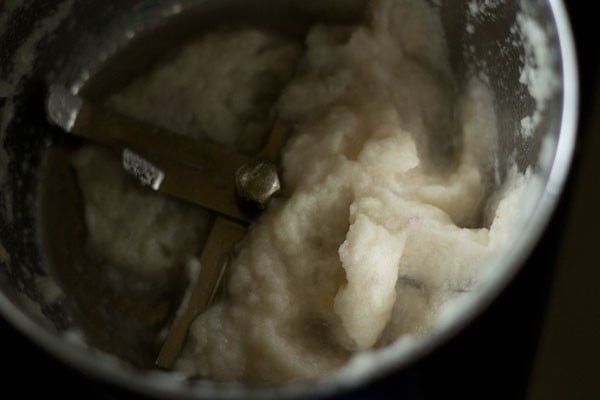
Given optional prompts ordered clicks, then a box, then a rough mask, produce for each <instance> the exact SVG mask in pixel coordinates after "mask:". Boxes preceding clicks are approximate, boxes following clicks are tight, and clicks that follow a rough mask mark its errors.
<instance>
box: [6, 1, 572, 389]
mask: <svg viewBox="0 0 600 400" xmlns="http://www.w3.org/2000/svg"><path fill="white" fill-rule="evenodd" d="M68 3H71V4H68ZM341 3H343V5H341V6H340V5H339V4H337V2H334V3H332V4H334V5H333V6H332V7H327V6H324V5H323V2H317V1H308V2H300V1H299V2H294V1H291V0H288V1H279V2H278V1H267V0H264V1H260V0H257V1H255V2H237V1H221V2H216V1H209V0H206V1H201V0H196V1H190V2H186V3H185V6H183V5H181V4H180V3H179V2H177V1H146V2H120V1H116V0H113V1H106V2H94V1H90V0H82V1H78V2H69V1H65V2H58V1H57V2H47V1H33V2H29V3H27V4H25V5H24V6H22V7H15V8H10V9H5V11H8V14H5V15H8V16H9V17H7V18H4V14H0V48H2V49H4V51H3V53H2V54H0V79H3V80H5V81H6V82H8V83H9V86H10V90H9V92H10V96H8V97H6V99H4V100H0V101H2V102H3V103H0V104H2V107H3V108H2V111H1V114H0V115H1V116H0V118H2V119H1V121H0V128H1V129H0V130H2V132H1V133H0V134H1V135H3V136H2V138H3V140H4V147H5V148H6V149H7V151H8V152H9V153H10V154H11V156H12V158H11V161H10V162H9V163H8V164H4V165H0V170H2V169H4V170H6V171H7V173H6V177H5V179H4V181H3V182H4V185H3V191H5V192H6V190H7V189H6V188H10V190H11V197H10V200H7V197H6V196H4V197H3V198H2V199H1V200H0V203H1V205H2V207H0V240H1V241H2V246H3V247H2V250H4V249H5V251H4V252H5V253H6V254H7V255H8V258H7V256H5V255H3V254H4V252H3V251H0V256H1V257H0V260H1V261H0V276H2V278H0V289H1V294H0V311H1V312H2V314H3V315H4V316H5V317H6V318H7V319H8V320H9V321H11V322H12V323H13V324H14V325H15V326H16V327H17V328H18V329H19V330H20V331H22V332H23V333H24V334H25V335H27V336H29V337H30V338H32V339H33V340H34V341H35V342H37V343H38V344H39V345H40V346H42V347H43V348H45V349H47V350H48V351H50V352H52V353H53V354H55V355H56V356H57V357H59V358H60V359H62V360H64V361H66V362H68V363H69V364H71V365H73V366H74V367H75V368H78V369H81V370H84V371H86V372H88V373H90V374H92V375H94V376H97V377H100V378H102V379H105V380H107V381H110V382H114V383H117V384H120V385H123V386H124V387H127V388H129V389H133V390H136V391H139V392H142V393H147V394H152V395H153V396H166V397H175V398H236V397H242V396H246V397H247V396H252V397H268V398H281V397H284V396H286V397H289V396H298V395H306V394H309V393H311V394H329V393H333V392H339V391H341V390H347V389H349V388H352V387H355V386H357V385H364V384H365V383H366V382H369V381H370V380H372V379H374V378H375V377H377V376H380V375H381V374H383V373H385V372H388V371H391V370H398V369H400V368H403V367H405V366H407V365H409V364H410V363H411V362H413V361H414V360H415V359H417V358H419V357H421V356H422V355H424V354H426V353H427V352H429V351H432V350H434V349H435V348H437V347H439V346H441V345H443V343H444V342H445V341H447V340H448V339H449V337H451V336H452V335H453V334H454V333H455V332H456V331H457V330H459V329H460V328H461V327H462V326H464V325H465V324H467V323H468V322H469V320H471V319H472V318H473V317H474V316H475V315H477V314H478V313H481V312H484V310H485V307H486V306H487V304H489V302H490V301H491V300H492V299H493V298H494V297H495V296H497V294H498V293H499V292H500V291H501V290H502V289H503V288H504V287H505V286H506V285H507V283H508V282H509V281H510V279H511V277H512V276H514V274H515V273H516V271H517V270H518V269H519V267H520V266H521V264H522V263H523V262H524V260H525V259H526V257H527V255H528V254H529V252H530V251H531V249H532V248H533V246H534V245H535V243H536V242H537V240H538V239H539V237H540V235H541V233H542V232H543V230H544V228H545V227H546V225H547V223H548V220H549V218H550V217H551V215H552V211H553V210H554V208H555V206H556V204H557V199H558V197H559V195H560V193H561V190H562V188H563V185H564V182H565V179H566V176H567V172H568V170H569V166H570V162H571V158H572V155H573V148H574V143H575V131H576V122H577V115H578V78H577V69H576V57H575V51H574V45H573V39H572V36H571V31H570V27H569V22H568V19H567V16H566V13H565V10H564V6H563V4H562V2H561V1H560V0H548V1H542V0H531V1H523V2H520V3H519V2H506V3H502V4H501V5H500V6H499V7H498V8H496V9H494V10H493V13H491V14H490V16H488V17H485V18H481V19H480V20H469V18H468V3H469V2H467V1H459V0H456V1H444V2H441V8H440V14H441V16H442V21H443V23H444V29H445V32H446V35H447V38H448V41H449V45H450V59H451V63H452V66H453V68H454V70H455V71H456V73H457V74H458V76H459V80H461V79H464V80H466V79H468V76H469V73H470V72H471V71H473V70H476V71H478V72H484V73H485V74H486V75H487V77H488V79H489V82H490V85H491V86H492V89H493V90H494V93H495V96H496V102H497V104H496V106H497V109H496V111H497V114H498V126H499V131H500V138H501V139H500V151H499V154H498V164H499V167H498V171H499V181H501V180H502V176H503V175H504V174H505V173H506V165H507V164H508V161H509V159H510V157H512V156H513V155H514V157H515V159H516V160H517V161H518V163H519V165H520V166H521V168H525V167H527V166H532V167H533V168H535V169H536V171H537V172H538V173H539V175H540V176H541V177H542V182H543V185H542V186H541V187H540V188H539V191H538V192H537V195H536V196H537V198H536V201H535V206H534V208H533V209H532V211H531V213H530V216H529V218H528V220H527V222H526V224H525V226H524V228H523V230H522V233H521V235H520V236H519V237H516V238H514V243H513V246H512V247H511V248H510V251H509V252H507V253H506V254H504V255H503V257H500V258H498V259H497V260H496V261H495V262H494V265H492V266H491V267H492V269H494V270H495V271H496V273H495V274H494V275H493V276H492V279H490V280H489V283H488V285H487V286H486V287H485V288H484V290H483V291H482V292H481V293H479V294H477V296H476V297H475V298H474V299H473V301H471V302H469V303H468V304H465V306H464V307H463V309H461V310H460V312H459V313H457V314H456V315H455V316H454V317H453V318H452V320H451V321H448V323H447V325H446V326H445V327H444V329H442V330H440V331H439V332H436V333H435V334H434V335H432V336H430V337H429V338H427V339H426V340H424V341H422V342H419V343H417V344H416V345H415V346H412V347H411V348H409V349H406V348H401V347H397V346H396V347H392V348H389V349H386V350H382V351H377V352H376V353H375V354H374V356H373V357H374V359H373V360H374V363H373V364H371V365H358V366H355V368H353V369H352V370H345V371H342V372H340V373H338V374H334V375H333V376H331V377H328V378H323V380H321V381H319V382H317V383H316V384H311V385H302V384H296V385H289V386H285V387H282V388H278V389H256V390H253V391H246V390H245V389H244V388H241V387H239V386H236V385H218V384H214V383H210V382H196V383H191V384H187V383H183V382H181V381H180V380H177V379H175V378H174V377H172V376H170V375H167V374H164V373H161V372H148V371H139V370H136V369H132V368H130V367H128V366H126V365H125V364H122V363H120V362H119V361H117V360H115V359H114V358H112V357H109V356H106V355H103V354H100V353H98V352H96V351H94V350H93V349H89V348H86V347H85V346H82V345H81V344H80V343H78V342H76V341H73V340H69V339H68V338H67V336H66V335H65V334H64V332H65V330H67V329H68V328H69V326H70V325H69V317H68V315H67V314H66V313H65V312H64V310H62V309H61V308H60V307H57V306H53V307H50V306H47V305H44V304H43V298H42V295H41V294H40V293H39V292H38V291H37V289H36V286H35V284H34V278H35V275H36V274H40V273H42V271H43V264H44V261H43V256H42V252H41V251H40V248H39V243H38V239H37V233H36V231H35V228H34V227H35V226H36V224H35V220H36V202H35V193H36V188H37V183H36V173H35V171H36V170H37V169H38V168H39V166H40V164H41V161H42V156H43V153H44V151H45V146H46V144H47V143H48V141H49V140H50V139H51V138H52V136H53V135H54V134H55V133H54V132H50V131H48V129H47V127H46V125H45V123H44V115H43V113H42V112H41V109H42V108H43V107H42V105H41V104H39V103H38V102H37V100H36V99H40V98H42V96H41V95H39V94H40V90H41V89H40V87H41V85H40V83H41V82H42V83H46V84H47V83H49V82H59V83H62V84H64V85H66V86H67V87H69V88H72V89H73V90H79V89H81V88H82V87H83V86H84V83H85V82H86V81H87V80H88V78H89V76H95V77H96V79H95V82H90V84H89V85H87V86H86V87H85V89H84V90H85V91H86V92H87V93H88V94H89V95H90V96H96V97H98V98H101V97H102V96H103V93H106V91H109V90H110V88H111V85H115V86H118V85H119V84H120V83H119V82H118V80H119V79H127V78H128V77H130V76H132V75H135V73H136V72H137V71H139V69H140V68H143V67H144V66H145V65H149V64H151V62H152V60H153V58H154V57H155V56H156V53H157V52H159V53H160V52H162V51H168V49H169V47H170V46H171V45H172V43H174V42H176V41H177V40H179V39H181V38H183V37H186V36H187V35H190V34H193V33H198V32H200V31H202V30H203V29H209V28H210V27H211V26H215V25H217V24H219V23H223V21H228V20H233V19H236V18H238V19H239V18H241V19H243V18H247V17H248V16H251V18H259V19H260V18H263V19H266V20H269V19H271V20H278V21H291V22H290V23H289V24H286V26H287V28H288V29H289V30H290V34H298V33H297V32H301V31H302V29H303V26H304V25H305V24H306V21H310V20H311V19H314V18H315V16H316V15H325V16H326V17H327V18H333V17H335V18H336V19H338V20H342V21H343V20H351V19H352V18H353V14H354V13H353V7H354V8H355V9H359V8H360V1H352V2H346V3H344V2H341ZM7 4H8V5H9V6H10V5H11V4H12V2H10V3H5V5H4V7H7ZM64 4H67V6H69V7H72V12H71V13H68V16H66V17H65V18H63V19H60V20H57V21H54V20H52V22H53V23H48V24H47V26H48V29H47V30H43V29H42V30H41V31H38V32H39V33H37V34H36V33H35V32H34V29H35V24H34V22H35V21H37V22H38V23H39V22H40V21H51V19H52V15H54V14H55V13H56V12H57V9H59V8H60V7H61V6H62V5H64ZM257 4H261V5H262V6H261V7H258V6H257V7H255V5H257ZM336 4H337V5H336ZM519 5H522V7H523V8H524V9H525V10H526V12H527V13H528V15H530V16H531V17H533V18H534V19H535V20H537V21H541V22H543V24H542V26H543V27H544V29H545V30H546V33H547V36H548V38H549V41H550V42H549V45H550V47H551V48H552V49H553V50H554V51H555V53H556V58H555V60H554V64H555V65H554V68H555V69H556V70H557V71H558V72H559V73H560V76H561V77H562V86H561V88H560V89H559V90H558V91H557V92H556V93H555V94H554V95H553V96H552V98H551V99H550V100H549V102H548V105H547V107H546V110H545V112H544V113H543V115H542V121H543V122H542V124H541V125H540V126H539V129H538V131H536V132H535V133H534V135H533V137H532V138H531V139H524V138H521V137H519V136H518V135H515V134H514V132H515V129H516V128H517V127H518V126H519V124H520V121H521V119H522V118H523V117H524V116H526V115H529V114H530V113H531V111H532V108H533V106H534V102H533V101H532V99H531V97H530V96H529V94H528V93H527V90H526V88H525V87H524V86H523V85H522V84H520V82H519V68H520V67H521V66H522V60H523V56H524V52H525V49H524V48H523V46H522V45H521V46H512V47H507V48H505V49H504V50H505V52H504V53H503V54H502V57H498V54H499V50H498V47H495V46H497V45H499V44H502V43H506V41H507V40H510V38H511V27H512V26H513V24H514V21H515V18H516V14H517V12H519V11H520V10H519ZM1 7H2V6H0V8H1ZM225 10H228V11H227V12H225ZM232 10H233V11H232ZM224 15H226V16H227V17H226V18H225V17H224ZM274 16H277V18H274ZM46 17H48V18H49V19H47V18H46ZM286 18H287V19H286ZM191 21H193V23H192V22H191ZM167 22H168V23H167ZM468 23H472V24H473V28H474V31H475V34H467V33H466V29H465V27H466V25H467V24H468ZM168 26H178V29H176V30H172V29H169V28H168ZM158 31H161V32H162V34H161V35H158V36H155V39H156V38H160V39H157V40H154V41H153V42H152V43H153V46H152V49H149V48H148V47H147V46H144V45H143V43H144V42H145V41H146V42H147V41H148V38H149V37H152V35H151V33H144V32H158ZM42 37H46V39H45V40H41V39H42ZM20 38H23V39H21V40H20ZM27 38H29V40H31V41H33V40H34V39H36V40H37V39H39V40H41V41H40V44H39V46H37V47H36V48H35V52H34V55H35V57H33V58H23V57H22V56H23V55H24V54H25V53H26V52H25V51H24V50H23V45H24V44H26V43H27ZM126 43H130V44H131V46H130V47H129V50H128V52H127V53H124V52H119V49H121V48H123V47H124V45H125V44H126ZM27 54H30V53H27ZM16 58H19V59H25V60H29V61H28V62H29V63H30V64H31V65H27V66H25V67H24V66H23V65H21V64H19V63H17V62H15V59H16ZM127 58H134V59H136V60H137V61H138V62H137V63H136V64H135V65H128V64H127V63H123V62H120V60H121V61H122V60H126V59H127ZM109 59H110V60H111V62H110V63H109V64H107V66H106V67H105V68H102V69H101V68H100V66H101V65H104V64H105V62H106V60H109ZM29 67H31V68H29ZM115 71H118V72H120V73H118V74H117V73H116V72H115ZM96 72H97V73H96ZM107 76H119V77H122V78H119V79H117V81H112V82H111V85H108V84H106V82H108V80H107V79H105V78H106V77H107ZM99 82H104V83H99ZM5 91H6V90H5ZM38 95H39V96H38ZM547 135H549V137H551V138H552V139H553V140H552V141H550V142H549V143H551V144H552V146H551V149H550V150H549V152H550V154H551V155H552V157H551V160H550V161H549V162H548V161H547V160H545V161H544V162H543V163H538V161H539V160H540V154H541V153H542V147H543V146H544V144H543V143H544V137H547ZM545 151H546V154H547V153H548V149H546V150H545ZM538 164H539V165H538ZM7 167H8V168H7ZM8 202H9V203H10V204H12V207H8V206H7V203H8ZM7 210H10V212H8V211H7ZM22 293H25V294H26V295H27V297H29V298H32V299H34V301H37V302H39V303H42V306H41V309H42V311H43V313H44V315H46V317H48V318H49V319H50V320H51V321H52V322H53V324H54V326H53V327H47V326H44V325H41V324H40V322H38V319H37V318H36V317H35V313H34V312H33V311H32V310H31V308H28V307H26V306H24V305H23V301H20V298H21V296H22Z"/></svg>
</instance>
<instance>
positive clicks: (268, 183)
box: [235, 160, 281, 210]
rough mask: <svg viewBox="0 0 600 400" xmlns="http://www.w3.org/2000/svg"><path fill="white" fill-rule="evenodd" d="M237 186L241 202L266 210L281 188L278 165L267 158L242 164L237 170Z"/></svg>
mask: <svg viewBox="0 0 600 400" xmlns="http://www.w3.org/2000/svg"><path fill="white" fill-rule="evenodd" d="M235 188H236V192H237V196H238V199H239V200H240V202H241V203H243V204H244V205H251V206H253V207H256V208H257V209H258V210H264V209H265V208H266V207H267V205H268V204H269V201H270V200H271V199H272V198H273V197H274V196H275V195H276V194H277V193H278V192H279V190H280V189H281V183H280V181H279V173H278V170H277V166H276V165H275V164H273V163H271V162H268V161H265V160H255V161H250V162H248V163H246V164H244V165H242V166H241V167H240V168H239V169H238V170H237V172H236V176H235Z"/></svg>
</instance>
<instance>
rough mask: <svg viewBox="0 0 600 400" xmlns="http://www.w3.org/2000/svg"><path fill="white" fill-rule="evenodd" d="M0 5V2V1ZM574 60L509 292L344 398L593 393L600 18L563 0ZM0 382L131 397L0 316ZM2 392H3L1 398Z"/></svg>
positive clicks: (597, 334) (598, 321)
mask: <svg viewBox="0 0 600 400" xmlns="http://www.w3.org/2000/svg"><path fill="white" fill-rule="evenodd" d="M0 1H1V0H0ZM566 5H567V8H568V10H569V13H570V15H571V20H572V26H573V30H574V33H575V37H576V43H577V50H578V56H579V69H580V80H581V113H580V124H579V125H580V128H579V137H578V144H577V149H576V155H575V162H574V166H573V169H572V172H571V176H570V179H569V181H568V184H567V188H566V190H565V193H564V195H563V196H562V199H561V203H560V205H559V207H558V210H557V212H556V214H555V215H554V217H553V219H552V222H551V224H550V227H549V229H548V230H547V231H546V234H545V235H544V238H543V239H542V241H541V242H540V244H539V245H538V247H537V249H536V251H535V252H534V253H533V254H532V256H531V257H530V259H529V261H528V262H527V263H526V264H525V266H524V268H523V269H522V271H521V272H520V273H519V275H518V276H517V278H516V279H515V280H514V281H513V282H512V284H511V285H510V286H509V288H508V289H507V290H506V291H505V292H504V293H503V294H502V295H501V296H500V297H499V298H498V299H497V300H496V301H495V302H494V303H493V305H492V306H491V308H490V309H489V310H488V311H487V312H486V313H484V315H482V316H481V317H480V318H478V319H477V320H476V321H475V323H473V324H472V325H470V326H469V328H468V329H466V330H465V331H463V332H462V333H461V334H460V335H458V336H457V337H456V338H455V339H453V340H452V341H451V342H450V343H449V344H448V345H447V346H445V347H444V348H443V349H442V350H440V351H438V352H436V353H435V354H433V355H431V356H430V357H428V358H426V359H425V360H423V361H422V362H420V363H419V364H418V365H416V366H415V367H414V368H413V369H411V370H410V371H408V372H403V373H398V374H395V375H392V376H389V377H387V378H384V379H382V380H380V381H379V382H376V383H374V384H373V385H371V386H369V387H367V388H364V389H363V390H360V391H358V392H355V393H353V394H351V396H350V397H351V398H366V397H368V398H381V399H386V398H404V399H407V398H418V399H424V400H427V399H441V398H446V397H449V398H462V399H481V398H485V399H496V398H497V399H531V400H537V399H600V372H599V368H598V364H599V362H600V344H599V343H598V341H597V340H598V339H599V338H600V256H598V254H597V252H596V247H600V243H597V240H596V237H597V235H596V234H594V231H595V230H596V229H597V228H596V227H597V226H600V211H599V210H598V207H600V185H599V184H598V181H599V179H598V178H597V176H596V175H595V174H596V173H598V172H600V91H598V90H597V88H598V87H599V85H598V84H599V78H600V63H599V55H600V48H599V47H598V46H599V44H598V41H599V40H600V26H599V25H600V23H599V22H598V21H596V19H597V17H596V14H595V13H594V12H593V5H594V2H590V1H588V2H585V1H581V0H579V1H578V0H571V1H568V0H567V1H566ZM0 341H1V343H2V352H1V353H0V354H2V356H1V358H0V372H1V374H0V385H1V388H2V392H3V393H14V395H9V397H12V396H16V394H18V395H19V397H22V396H24V395H28V396H32V397H42V396H44V397H45V396H52V395H56V396H77V397H84V398H87V399H92V400H95V399H116V400H119V399H133V398H135V396H133V395H132V394H130V393H126V392H123V391H121V390H120V389H117V388H113V387H110V386H107V385H105V384H102V383H100V382H97V381H95V380H94V379H91V378H88V377H85V376H83V375H81V374H80V373H79V372H76V371H74V370H72V369H71V368H69V367H67V366H65V365H63V364H62V363H60V362H58V361H56V360H55V359H54V358H53V357H51V356H50V355H48V354H46V353H45V352H44V351H42V350H40V349H39V348H38V347H36V346H35V345H34V344H32V343H31V342H30V341H29V340H28V339H26V338H24V337H23V336H21V335H20V334H19V333H17V332H16V331H15V330H14V329H13V328H12V327H11V326H9V325H8V324H7V323H6V322H5V321H4V320H3V319H1V318H0ZM5 396H6V395H5V394H3V395H2V397H5Z"/></svg>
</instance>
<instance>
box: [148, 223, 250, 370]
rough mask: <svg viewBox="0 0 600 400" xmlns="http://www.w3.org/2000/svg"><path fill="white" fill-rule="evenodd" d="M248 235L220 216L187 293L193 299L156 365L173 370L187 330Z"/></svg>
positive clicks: (211, 297)
mask: <svg viewBox="0 0 600 400" xmlns="http://www.w3.org/2000/svg"><path fill="white" fill-rule="evenodd" d="M245 234H246V227H245V226H244V225H241V224H239V223H237V222H234V221H232V220H229V219H227V218H224V217H221V216H218V217H217V218H216V219H215V222H214V225H213V227H212V230H211V232H210V235H209V237H208V240H207V242H206V244H205V246H204V249H203V250H202V255H201V257H200V273H199V275H198V279H196V281H195V282H194V283H193V286H191V287H190V288H189V289H188V290H189V293H190V298H189V301H188V303H187V304H182V308H183V311H181V309H180V312H178V313H177V315H176V317H175V320H174V321H173V324H172V325H171V329H170V330H169V333H168V335H167V339H166V340H165V342H164V344H163V347H162V349H161V351H160V354H159V355H158V357H157V359H156V365H158V366H159V367H162V368H171V366H172V365H173V363H174V362H175V359H176V358H177V356H178V355H179V353H180V352H181V349H182V347H183V343H184V341H185V338H186V336H187V332H188V328H189V326H190V325H191V323H192V321H193V319H194V317H195V316H196V315H197V314H199V313H200V312H202V311H203V310H204V309H205V308H206V307H207V306H208V305H209V304H210V302H211V301H212V299H213V297H214V295H215V293H216V291H217V288H218V287H219V283H220V281H221V278H222V277H223V274H224V271H225V268H226V266H227V256H228V254H230V252H231V249H232V248H233V246H234V244H235V243H236V242H238V241H240V240H241V239H242V238H243V237H244V235H245Z"/></svg>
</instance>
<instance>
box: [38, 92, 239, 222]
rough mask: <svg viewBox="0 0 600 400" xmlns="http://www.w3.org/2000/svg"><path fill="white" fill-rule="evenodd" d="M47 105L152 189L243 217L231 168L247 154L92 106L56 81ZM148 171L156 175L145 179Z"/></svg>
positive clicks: (59, 120)
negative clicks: (119, 158)
mask: <svg viewBox="0 0 600 400" xmlns="http://www.w3.org/2000/svg"><path fill="white" fill-rule="evenodd" d="M46 106H47V112H48V118H49V119H50V121H51V122H52V123H53V124H55V125H57V126H59V127H61V128H62V129H64V130H65V131H67V132H69V133H73V134H76V135H78V136H81V137H85V138H87V139H90V140H92V141H94V142H96V143H99V144H103V145H106V146H109V147H112V148H113V149H115V150H116V151H118V152H119V154H120V155H121V156H122V158H123V165H124V166H125V169H126V170H127V171H128V172H129V173H131V174H133V175H134V176H135V177H136V178H138V180H140V182H142V183H145V184H147V185H148V186H150V187H151V188H152V189H154V190H156V191H159V192H161V193H165V194H168V195H171V196H174V197H178V198H180V199H182V200H185V201H188V202H191V203H194V204H198V205H200V206H202V207H205V208H208V209H210V210H212V211H215V212H217V213H220V214H223V215H226V216H229V217H231V218H235V219H239V220H242V221H248V217H247V216H246V215H244V213H243V212H242V211H241V210H240V208H239V206H238V204H237V200H236V197H235V172H236V171H237V169H238V168H239V167H240V166H241V165H243V164H245V163H246V162H248V161H250V158H249V157H246V156H244V155H241V154H239V153H236V152H233V151H227V150H226V149H224V148H223V147H222V146H217V145H215V144H214V143H210V142H206V141H199V140H193V139H190V138H187V137H185V136H182V135H178V134H175V133H172V132H169V131H167V130H164V129H161V128H159V127H156V126H153V125H150V124H147V123H144V122H142V121H138V120H136V119H134V118H131V117H128V116H126V115H123V114H119V113H117V112H114V111H111V110H108V109H105V108H102V107H98V106H95V105H93V104H91V103H89V102H87V101H85V100H83V99H82V98H80V97H78V96H75V95H73V94H71V93H70V92H69V91H68V90H67V89H66V88H64V87H62V86H60V85H52V86H51V87H50V91H49V95H48V100H47V104H46ZM149 173H151V174H152V175H153V176H156V178H155V179H154V178H153V179H152V180H151V181H150V183H149V182H148V181H147V180H148V174H149ZM158 176H160V178H159V177H158Z"/></svg>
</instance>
